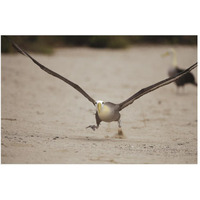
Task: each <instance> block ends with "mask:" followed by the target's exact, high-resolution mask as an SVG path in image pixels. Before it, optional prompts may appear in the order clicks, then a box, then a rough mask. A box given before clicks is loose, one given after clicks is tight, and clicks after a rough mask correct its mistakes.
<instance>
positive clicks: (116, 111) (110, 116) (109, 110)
mask: <svg viewBox="0 0 200 200" xmlns="http://www.w3.org/2000/svg"><path fill="white" fill-rule="evenodd" d="M9 40H10V39H9ZM10 41H11V40H10ZM11 43H12V46H13V47H14V48H15V49H16V50H17V51H18V52H19V53H21V54H22V55H24V56H27V57H28V58H30V59H31V60H32V61H33V62H34V63H35V64H36V65H38V66H39V67H40V68H41V69H42V70H44V71H45V72H47V73H48V74H50V75H52V76H55V77H57V78H59V79H61V80H62V81H64V82H66V83H67V84H69V85H70V86H72V87H73V88H74V89H76V90H77V91H79V92H80V93H81V94H82V95H83V96H84V97H86V98H87V99H88V100H89V101H90V102H91V103H92V104H93V105H94V106H95V107H96V113H95V118H96V125H89V126H88V127H86V128H91V129H92V130H96V129H98V128H99V125H100V123H101V122H102V121H103V122H113V121H116V122H118V134H117V136H118V137H119V138H123V137H124V134H123V131H122V128H121V122H120V118H121V115H120V111H121V110H123V109H124V108H126V107H127V106H129V105H130V104H132V103H133V102H134V101H135V100H137V99H139V98H140V97H142V96H143V95H145V94H148V93H149V92H152V91H154V90H156V89H158V88H160V87H162V86H165V85H167V84H170V83H172V82H174V81H176V80H177V79H179V78H180V77H182V76H184V75H186V74H188V73H189V72H190V71H191V70H193V69H194V68H196V67H197V63H195V64H193V65H192V66H191V67H189V68H188V69H186V70H184V71H183V72H181V73H180V74H178V75H175V76H173V77H170V78H167V79H165V80H162V81H160V82H158V83H155V84H153V85H150V86H148V87H146V88H143V89H141V90H140V91H138V92H137V93H135V94H134V95H132V96H131V97H129V98H128V99H126V100H125V101H123V102H121V103H118V104H115V103H111V102H104V101H102V100H97V101H96V100H94V99H93V98H92V97H91V96H90V95H89V94H87V93H86V92H85V91H84V90H83V89H82V88H81V87H80V86H79V85H77V84H75V83H73V82H72V81H70V80H68V79H67V78H64V77H63V76H61V75H59V74H57V73H56V72H54V71H52V70H50V69H48V68H47V67H45V66H44V65H42V64H40V63H39V62H38V61H37V60H35V59H34V58H33V57H32V56H30V55H29V54H28V53H27V52H26V51H25V50H23V49H22V48H20V47H19V46H18V45H17V44H16V43H15V42H13V41H11Z"/></svg>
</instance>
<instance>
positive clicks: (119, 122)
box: [118, 119, 124, 136]
mask: <svg viewBox="0 0 200 200" xmlns="http://www.w3.org/2000/svg"><path fill="white" fill-rule="evenodd" d="M118 135H119V136H123V135H124V134H123V131H122V128H121V120H120V119H119V120H118Z"/></svg>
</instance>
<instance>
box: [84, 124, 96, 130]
mask: <svg viewBox="0 0 200 200" xmlns="http://www.w3.org/2000/svg"><path fill="white" fill-rule="evenodd" d="M86 128H91V129H92V130H93V131H95V130H96V129H98V128H99V126H96V125H90V126H87V127H86Z"/></svg>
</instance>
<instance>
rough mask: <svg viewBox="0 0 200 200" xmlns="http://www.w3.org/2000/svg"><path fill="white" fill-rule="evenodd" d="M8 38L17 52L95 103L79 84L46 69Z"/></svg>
mask: <svg viewBox="0 0 200 200" xmlns="http://www.w3.org/2000/svg"><path fill="white" fill-rule="evenodd" d="M8 40H9V41H10V42H11V43H12V46H13V47H14V48H15V49H16V50H17V51H18V52H19V53H21V54H23V55H24V56H27V57H29V58H30V59H31V60H32V61H33V62H34V63H35V64H36V65H38V66H39V67H40V68H41V69H42V70H44V71H45V72H47V73H48V74H51V75H52V76H55V77H57V78H59V79H61V80H62V81H64V82H66V83H68V84H69V85H71V86H72V87H73V88H74V89H76V90H78V91H79V92H80V93H81V94H82V95H83V96H85V97H86V98H87V99H88V100H89V101H90V102H92V103H93V104H94V105H95V103H96V101H95V100H94V99H93V98H92V97H90V96H89V95H88V94H87V93H86V92H85V91H84V90H83V89H82V88H81V87H80V86H79V85H77V84H75V83H73V82H72V81H70V80H68V79H66V78H64V77H63V76H61V75H59V74H57V73H56V72H54V71H52V70H50V69H48V68H47V67H45V66H44V65H42V64H40V63H39V62H38V61H37V60H35V59H34V58H33V57H32V56H30V55H29V54H28V53H27V52H26V51H24V50H23V49H22V48H20V47H19V46H18V45H17V44H16V43H15V42H13V41H12V40H10V39H9V38H8Z"/></svg>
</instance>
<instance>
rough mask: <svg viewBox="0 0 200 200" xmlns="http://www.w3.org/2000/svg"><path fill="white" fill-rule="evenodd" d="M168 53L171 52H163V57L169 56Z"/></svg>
mask: <svg viewBox="0 0 200 200" xmlns="http://www.w3.org/2000/svg"><path fill="white" fill-rule="evenodd" d="M168 55H169V52H166V53H163V54H161V56H162V57H165V56H168Z"/></svg>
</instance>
